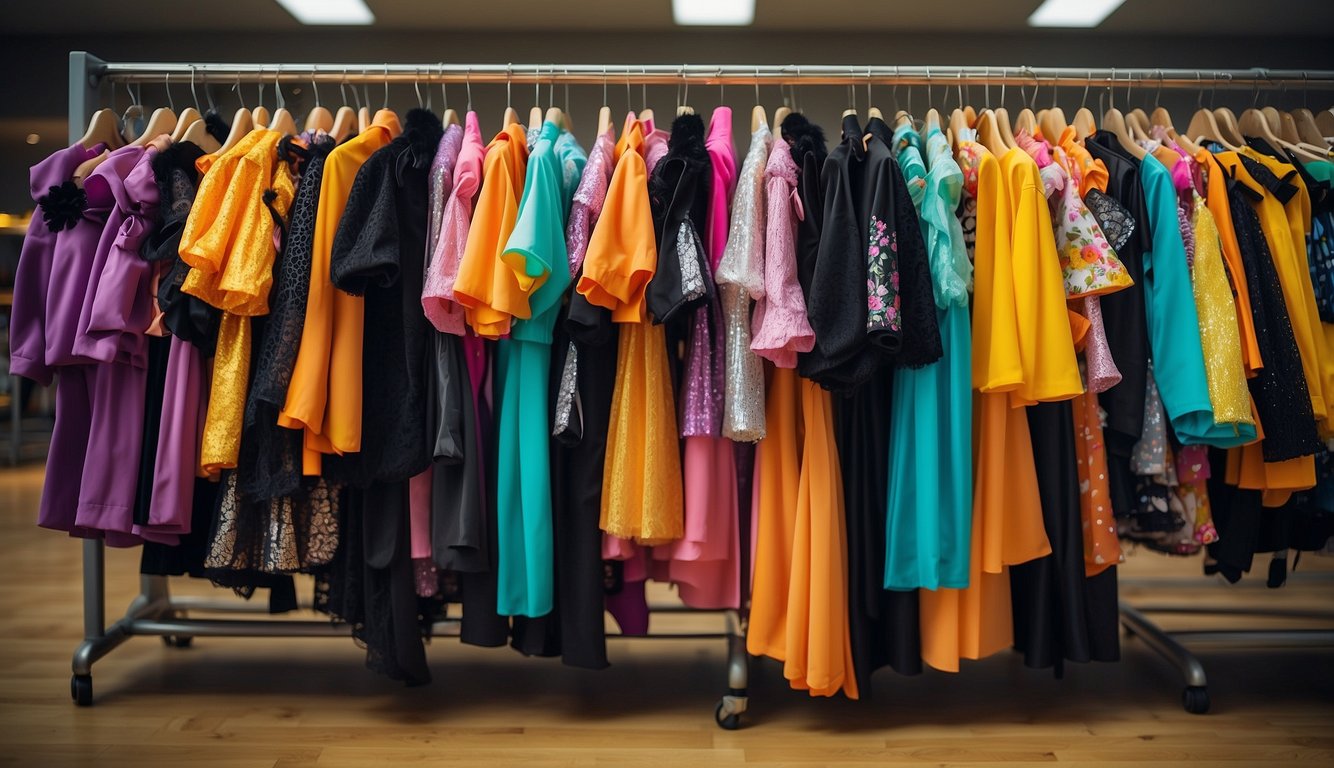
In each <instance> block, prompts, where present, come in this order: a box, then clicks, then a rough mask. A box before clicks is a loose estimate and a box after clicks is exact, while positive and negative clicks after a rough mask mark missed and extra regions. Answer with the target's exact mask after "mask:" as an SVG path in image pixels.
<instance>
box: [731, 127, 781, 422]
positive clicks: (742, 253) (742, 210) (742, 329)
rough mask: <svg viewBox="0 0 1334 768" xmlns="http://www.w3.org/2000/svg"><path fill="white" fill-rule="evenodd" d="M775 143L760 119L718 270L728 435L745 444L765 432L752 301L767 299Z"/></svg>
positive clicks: (734, 201)
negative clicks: (768, 170)
mask: <svg viewBox="0 0 1334 768" xmlns="http://www.w3.org/2000/svg"><path fill="white" fill-rule="evenodd" d="M772 145H773V136H772V134H771V133H770V132H769V126H767V125H765V124H763V123H761V124H760V126H759V127H758V128H756V129H755V131H754V132H753V133H752V134H751V137H750V149H749V151H747V152H746V159H745V160H744V161H743V162H742V164H741V173H740V175H739V177H738V179H737V189H736V196H735V197H734V198H733V199H732V222H731V227H730V231H729V232H728V235H727V246H726V248H724V250H723V258H722V261H721V262H719V264H718V274H717V282H718V286H719V290H720V292H721V293H722V302H723V329H724V334H725V337H726V340H725V344H726V355H725V366H726V370H725V379H726V385H725V390H724V399H723V436H724V437H727V438H730V439H732V440H736V441H738V442H746V443H753V442H756V441H758V440H762V439H764V434H765V430H764V369H763V367H762V366H761V365H760V358H759V357H758V356H757V355H756V354H755V353H754V352H753V351H751V338H750V303H751V300H752V299H760V298H763V297H764V234H765V233H764V230H765V205H764V172H765V165H766V164H767V162H768V159H769V152H770V149H771V147H772Z"/></svg>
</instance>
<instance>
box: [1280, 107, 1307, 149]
mask: <svg viewBox="0 0 1334 768" xmlns="http://www.w3.org/2000/svg"><path fill="white" fill-rule="evenodd" d="M1275 133H1277V134H1278V137H1279V138H1280V139H1283V140H1284V141H1286V142H1288V143H1289V144H1300V143H1302V137H1301V135H1300V134H1298V133H1297V120H1296V119H1295V118H1294V117H1293V116H1292V113H1291V112H1279V113H1278V130H1277V131H1275Z"/></svg>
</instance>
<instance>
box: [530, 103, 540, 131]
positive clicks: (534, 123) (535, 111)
mask: <svg viewBox="0 0 1334 768" xmlns="http://www.w3.org/2000/svg"><path fill="white" fill-rule="evenodd" d="M541 128H542V108H541V107H533V108H532V109H530V110H528V130H530V131H537V130H541Z"/></svg>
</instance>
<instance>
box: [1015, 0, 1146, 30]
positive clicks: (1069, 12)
mask: <svg viewBox="0 0 1334 768" xmlns="http://www.w3.org/2000/svg"><path fill="white" fill-rule="evenodd" d="M1125 1H1126V0H1043V3H1042V5H1040V6H1038V9H1037V10H1036V11H1033V15H1032V16H1029V17H1028V26H1030V27H1086V28H1087V27H1096V26H1098V25H1099V24H1101V23H1102V22H1103V20H1104V19H1106V18H1107V17H1108V16H1111V15H1112V11H1115V10H1116V9H1117V8H1120V7H1121V4H1122V3H1124V2H1125Z"/></svg>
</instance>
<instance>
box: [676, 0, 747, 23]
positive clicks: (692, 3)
mask: <svg viewBox="0 0 1334 768" xmlns="http://www.w3.org/2000/svg"><path fill="white" fill-rule="evenodd" d="M672 18H673V19H674V20H675V21H676V23H677V24H680V25H682V26H713V27H744V26H746V25H747V24H750V23H752V22H753V21H755V0H672Z"/></svg>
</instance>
